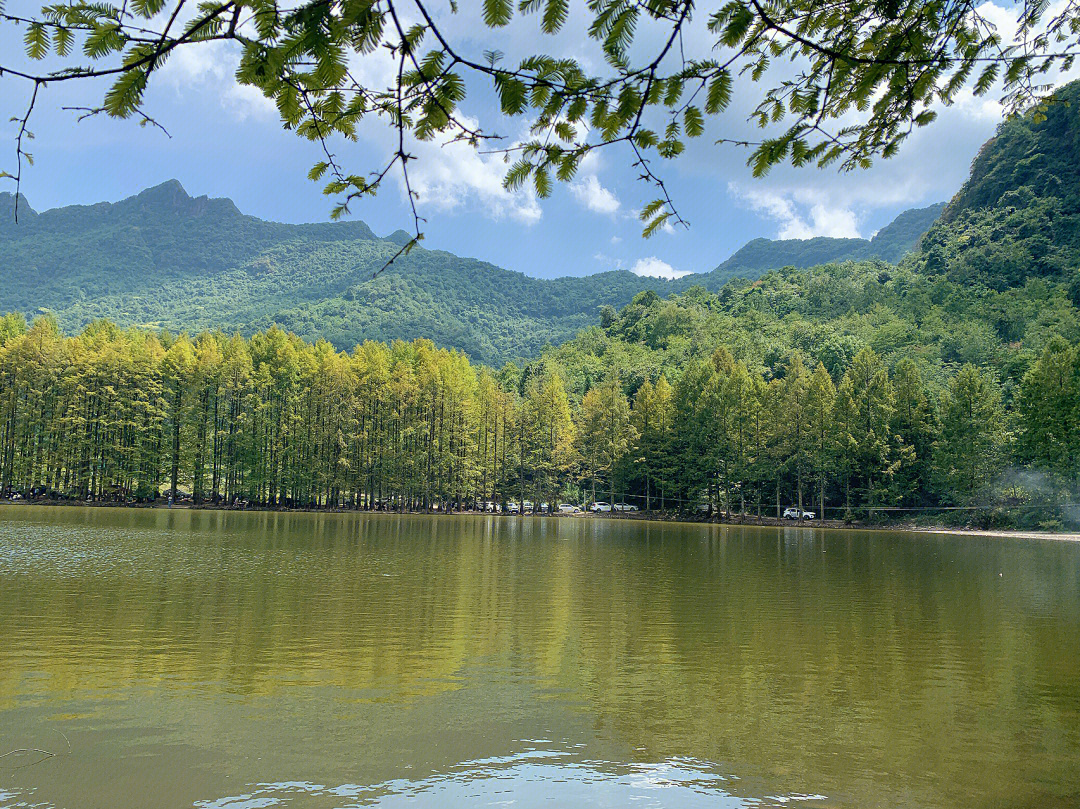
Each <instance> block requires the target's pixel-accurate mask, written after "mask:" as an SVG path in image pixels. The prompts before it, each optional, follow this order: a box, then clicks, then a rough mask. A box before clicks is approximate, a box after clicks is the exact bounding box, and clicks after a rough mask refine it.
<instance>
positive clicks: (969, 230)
mask: <svg viewBox="0 0 1080 809" xmlns="http://www.w3.org/2000/svg"><path fill="white" fill-rule="evenodd" d="M1055 95H1056V96H1057V99H1056V101H1055V102H1054V103H1051V104H1049V105H1048V106H1047V108H1046V110H1045V112H1044V113H1032V114H1029V115H1025V116H1018V117H1016V118H1013V119H1011V120H1008V121H1006V122H1005V123H1003V124H1002V125H1001V126H1000V127H999V128H998V131H997V134H996V135H995V136H994V137H993V138H992V139H991V140H989V141H987V143H986V144H985V145H984V146H983V147H982V149H981V150H980V151H979V154H978V155H977V156H976V158H975V160H974V162H973V163H972V168H971V177H970V179H969V180H968V181H967V182H966V183H965V184H964V186H963V187H962V188H961V189H960V191H959V192H958V193H957V194H956V196H955V197H953V199H952V200H951V201H950V202H949V204H948V206H947V207H946V208H945V210H944V212H943V213H942V215H941V218H940V219H939V220H938V221H937V222H936V223H935V224H934V226H933V227H931V228H930V230H929V231H928V232H927V234H926V236H925V237H924V238H923V241H922V246H921V250H920V251H919V253H918V254H917V255H916V257H915V265H916V266H917V267H918V268H919V269H920V270H922V271H924V272H928V273H946V274H948V276H949V277H950V278H952V279H954V280H957V281H960V282H965V283H966V282H970V283H978V284H983V285H987V286H991V287H994V288H996V289H1002V288H1005V287H1007V286H1017V285H1021V284H1023V283H1025V282H1026V281H1027V280H1028V279H1029V278H1033V277H1041V278H1058V279H1060V278H1062V277H1065V276H1068V275H1069V274H1070V273H1073V272H1075V271H1076V270H1077V268H1078V267H1080V158H1078V155H1080V113H1078V109H1077V108H1078V105H1080V82H1072V83H1070V84H1067V85H1065V86H1064V87H1062V88H1060V89H1059V90H1057V91H1056V92H1055Z"/></svg>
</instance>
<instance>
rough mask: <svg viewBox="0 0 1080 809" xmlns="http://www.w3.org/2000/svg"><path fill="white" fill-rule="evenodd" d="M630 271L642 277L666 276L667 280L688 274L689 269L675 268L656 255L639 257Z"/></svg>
mask: <svg viewBox="0 0 1080 809" xmlns="http://www.w3.org/2000/svg"><path fill="white" fill-rule="evenodd" d="M630 272H632V273H633V274H634V275H640V276H642V277H643V278H667V279H669V280H674V279H676V278H682V277H683V276H684V275H690V271H689V270H676V269H675V268H674V267H672V266H671V265H670V264H668V263H667V262H666V261H661V260H660V259H658V258H657V257H656V256H649V257H648V258H639V259H638V260H637V261H636V262H634V266H633V267H631V268H630Z"/></svg>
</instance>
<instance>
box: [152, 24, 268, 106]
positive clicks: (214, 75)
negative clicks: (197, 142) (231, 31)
mask: <svg viewBox="0 0 1080 809" xmlns="http://www.w3.org/2000/svg"><path fill="white" fill-rule="evenodd" d="M238 62H239V58H238V57H237V55H236V53H235V51H234V50H233V49H232V48H231V47H230V46H229V45H228V44H227V43H225V42H205V43H199V45H198V46H197V47H181V48H177V49H176V50H174V51H173V52H172V54H171V55H170V58H169V61H168V62H166V63H165V66H164V67H163V68H162V69H161V77H162V78H163V79H164V81H165V83H166V84H168V85H170V86H171V87H172V88H173V89H174V90H176V92H178V93H184V92H188V91H191V90H194V91H195V92H197V93H200V94H206V93H214V94H216V95H217V97H218V101H219V102H220V104H221V106H222V107H223V108H225V110H226V111H227V112H228V113H229V114H230V115H232V116H233V117H234V118H236V119H237V120H240V121H244V120H247V119H249V118H262V119H267V120H276V119H277V108H276V107H275V106H274V102H273V101H271V100H270V99H268V98H267V97H266V96H264V95H263V94H262V92H261V91H259V90H258V89H256V88H255V87H252V86H250V85H246V84H240V83H238V82H237V81H236V66H237V64H238Z"/></svg>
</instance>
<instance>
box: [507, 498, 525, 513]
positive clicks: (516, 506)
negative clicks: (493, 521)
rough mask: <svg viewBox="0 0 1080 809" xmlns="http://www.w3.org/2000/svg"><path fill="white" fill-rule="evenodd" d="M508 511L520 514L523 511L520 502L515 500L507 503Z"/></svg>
mask: <svg viewBox="0 0 1080 809" xmlns="http://www.w3.org/2000/svg"><path fill="white" fill-rule="evenodd" d="M506 513H507V514H520V513H521V504H520V503H515V502H513V501H511V502H509V503H507V504H506Z"/></svg>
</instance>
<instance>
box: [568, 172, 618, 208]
mask: <svg viewBox="0 0 1080 809" xmlns="http://www.w3.org/2000/svg"><path fill="white" fill-rule="evenodd" d="M570 193H571V194H573V195H574V199H576V200H577V201H578V202H580V203H581V204H582V205H584V206H585V207H586V208H588V209H589V210H590V211H594V212H596V213H602V214H608V215H613V214H614V213H615V212H616V211H618V210H619V198H618V197H616V196H615V194H614V193H613V192H611V191H610V190H609V189H607V188H604V186H602V185H601V184H600V178H598V177H597V176H596V175H595V174H588V175H586V176H585V177H582V178H581V179H580V180H577V181H576V182H573V183H571V184H570Z"/></svg>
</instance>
